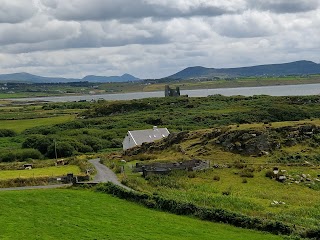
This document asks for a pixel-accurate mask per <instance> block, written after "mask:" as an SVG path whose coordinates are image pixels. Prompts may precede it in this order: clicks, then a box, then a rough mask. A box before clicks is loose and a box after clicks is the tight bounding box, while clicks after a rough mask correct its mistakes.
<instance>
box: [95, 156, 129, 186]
mask: <svg viewBox="0 0 320 240" xmlns="http://www.w3.org/2000/svg"><path fill="white" fill-rule="evenodd" d="M89 162H90V163H91V164H92V165H93V166H94V167H95V169H96V170H97V174H96V175H95V176H94V178H93V180H92V181H91V182H94V183H102V182H112V183H113V184H115V185H118V186H120V187H123V188H125V189H127V190H132V189H131V188H128V187H127V186H125V185H123V184H122V183H120V182H119V180H118V178H117V175H116V174H115V173H114V172H112V171H111V170H110V169H109V168H108V167H106V166H105V165H103V164H101V163H100V158H97V159H92V160H89Z"/></svg>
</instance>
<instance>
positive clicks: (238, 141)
mask: <svg viewBox="0 0 320 240" xmlns="http://www.w3.org/2000/svg"><path fill="white" fill-rule="evenodd" d="M216 144H218V145H221V146H222V147H223V148H224V149H226V150H227V151H230V152H236V153H240V154H244V155H267V154H268V153H269V152H270V151H273V150H275V149H278V148H280V146H281V144H280V143H279V142H278V140H276V139H273V138H272V136H270V135H269V134H268V132H262V131H256V130H240V131H231V132H227V133H225V134H223V135H221V136H220V137H218V139H217V140H216Z"/></svg>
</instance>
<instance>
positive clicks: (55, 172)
mask: <svg viewBox="0 0 320 240" xmlns="http://www.w3.org/2000/svg"><path fill="white" fill-rule="evenodd" d="M67 173H73V174H79V173H80V169H79V167H78V166H73V165H67V166H58V167H46V168H34V169H31V170H1V171H0V180H5V179H14V178H31V177H50V176H61V175H66V174H67Z"/></svg>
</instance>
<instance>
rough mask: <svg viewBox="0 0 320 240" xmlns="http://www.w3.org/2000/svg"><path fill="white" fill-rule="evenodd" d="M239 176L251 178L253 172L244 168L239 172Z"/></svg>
mask: <svg viewBox="0 0 320 240" xmlns="http://www.w3.org/2000/svg"><path fill="white" fill-rule="evenodd" d="M239 175H240V177H246V178H253V177H254V174H253V172H251V171H250V170H248V169H245V170H243V171H241V172H240V173H239Z"/></svg>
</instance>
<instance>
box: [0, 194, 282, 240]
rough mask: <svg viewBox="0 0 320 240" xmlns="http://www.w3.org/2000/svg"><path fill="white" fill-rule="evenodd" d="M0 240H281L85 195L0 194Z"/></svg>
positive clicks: (106, 197) (122, 201) (97, 196)
mask: <svg viewBox="0 0 320 240" xmlns="http://www.w3.org/2000/svg"><path fill="white" fill-rule="evenodd" d="M0 201H1V203H2V208H3V209H6V210H5V211H1V213H0V238H1V239H126V240H127V239H175V240H176V239H181V240H182V239H183V240H184V239H221V240H224V239H226V240H230V239H237V240H242V239H243V240H245V239H252V240H254V239H259V240H268V239H270V240H271V239H282V238H281V237H280V236H275V235H271V234H265V233H262V232H257V231H250V230H244V229H241V228H235V227H232V226H228V225H225V224H217V223H211V222H206V221H201V220H197V219H193V218H190V217H183V216H176V215H173V214H169V213H164V212H158V211H155V210H150V209H146V208H144V207H142V206H139V205H137V204H134V203H130V202H127V201H125V200H120V199H117V198H114V197H112V196H110V195H107V194H103V193H97V192H93V191H88V190H68V189H58V190H28V191H19V192H18V191H12V192H0Z"/></svg>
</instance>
